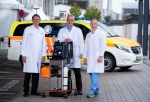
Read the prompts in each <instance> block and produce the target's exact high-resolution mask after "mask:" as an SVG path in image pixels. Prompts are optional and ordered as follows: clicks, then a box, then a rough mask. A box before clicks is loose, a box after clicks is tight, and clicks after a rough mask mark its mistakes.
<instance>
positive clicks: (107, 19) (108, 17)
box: [104, 15, 111, 23]
mask: <svg viewBox="0 0 150 102" xmlns="http://www.w3.org/2000/svg"><path fill="white" fill-rule="evenodd" d="M110 18H111V16H109V15H108V16H105V17H104V19H105V21H106V23H108V22H110Z"/></svg>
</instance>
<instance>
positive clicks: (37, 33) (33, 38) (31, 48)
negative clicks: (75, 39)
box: [21, 14, 46, 97]
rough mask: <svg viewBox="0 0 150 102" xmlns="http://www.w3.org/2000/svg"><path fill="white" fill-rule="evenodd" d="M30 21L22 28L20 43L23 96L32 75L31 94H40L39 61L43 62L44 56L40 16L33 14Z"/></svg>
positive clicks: (44, 44) (43, 34) (27, 91)
mask: <svg viewBox="0 0 150 102" xmlns="http://www.w3.org/2000/svg"><path fill="white" fill-rule="evenodd" d="M32 22H33V25H31V26H28V27H26V28H25V30H24V34H23V40H22V45H21V55H22V61H23V72H24V73H25V76H24V85H23V86H24V90H23V91H24V94H23V96H24V97H28V93H29V89H30V87H29V82H30V77H32V87H31V95H37V96H39V95H41V94H40V93H38V92H37V88H38V83H39V73H40V68H41V62H44V60H45V56H46V41H45V31H44V29H43V28H41V27H40V26H39V23H40V16H39V15H38V14H35V15H33V16H32Z"/></svg>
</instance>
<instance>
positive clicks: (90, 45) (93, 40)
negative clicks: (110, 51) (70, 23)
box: [83, 29, 106, 73]
mask: <svg viewBox="0 0 150 102" xmlns="http://www.w3.org/2000/svg"><path fill="white" fill-rule="evenodd" d="M105 48H106V35H105V33H103V32H102V31H100V30H99V29H97V30H96V31H95V32H94V34H92V32H89V33H88V34H87V36H86V43H85V47H84V53H83V58H87V61H88V62H87V73H104V52H105ZM99 56H103V61H102V62H97V59H98V57H99Z"/></svg>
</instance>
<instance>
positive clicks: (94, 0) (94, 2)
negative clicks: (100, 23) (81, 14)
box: [89, 0, 103, 11]
mask: <svg viewBox="0 0 150 102" xmlns="http://www.w3.org/2000/svg"><path fill="white" fill-rule="evenodd" d="M90 6H96V7H97V8H98V9H99V10H101V11H102V8H103V0H89V7H90Z"/></svg>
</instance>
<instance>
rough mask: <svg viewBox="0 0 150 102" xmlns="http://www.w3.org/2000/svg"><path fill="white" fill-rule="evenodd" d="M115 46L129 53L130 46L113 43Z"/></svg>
mask: <svg viewBox="0 0 150 102" xmlns="http://www.w3.org/2000/svg"><path fill="white" fill-rule="evenodd" d="M115 46H116V48H118V49H120V50H123V51H125V52H128V53H131V50H130V47H127V46H123V45H119V44H115Z"/></svg>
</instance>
